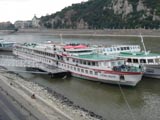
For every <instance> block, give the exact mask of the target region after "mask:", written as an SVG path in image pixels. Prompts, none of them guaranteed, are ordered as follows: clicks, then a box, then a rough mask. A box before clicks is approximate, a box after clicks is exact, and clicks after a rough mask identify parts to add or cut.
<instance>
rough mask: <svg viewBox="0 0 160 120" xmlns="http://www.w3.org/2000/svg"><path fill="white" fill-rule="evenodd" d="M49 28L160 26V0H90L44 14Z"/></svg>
mask: <svg viewBox="0 0 160 120" xmlns="http://www.w3.org/2000/svg"><path fill="white" fill-rule="evenodd" d="M40 24H41V26H43V27H47V28H73V29H107V28H114V29H116V28H118V29H119V28H128V29H130V28H146V29H147V28H150V29H153V28H156V29H158V28H159V27H160V0H89V1H87V2H82V3H79V4H73V5H72V6H69V7H66V8H64V9H63V10H62V11H60V12H57V13H54V14H52V15H47V16H42V17H41V20H40Z"/></svg>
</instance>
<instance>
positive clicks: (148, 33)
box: [17, 29, 160, 37]
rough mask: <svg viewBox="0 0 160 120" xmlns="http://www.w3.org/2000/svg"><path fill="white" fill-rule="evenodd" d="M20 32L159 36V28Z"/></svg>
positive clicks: (30, 30)
mask: <svg viewBox="0 0 160 120" xmlns="http://www.w3.org/2000/svg"><path fill="white" fill-rule="evenodd" d="M20 33H32V34H33V33H38V34H39V33H40V34H45V35H60V34H62V35H77V36H127V37H128V36H129V37H136V36H138V35H139V34H140V33H141V34H142V35H143V36H144V37H160V29H157V30H155V29H152V30H151V29H104V30H88V29H75V30H74V29H20V30H19V31H18V32H17V34H20Z"/></svg>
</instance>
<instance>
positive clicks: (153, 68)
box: [119, 52, 160, 78]
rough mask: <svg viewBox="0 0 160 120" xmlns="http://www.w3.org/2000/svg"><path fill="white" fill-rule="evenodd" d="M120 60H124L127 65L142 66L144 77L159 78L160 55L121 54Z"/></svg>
mask: <svg viewBox="0 0 160 120" xmlns="http://www.w3.org/2000/svg"><path fill="white" fill-rule="evenodd" d="M119 57H120V58H126V59H127V64H128V65H132V66H143V68H144V76H146V77H152V78H160V54H156V53H150V52H122V53H120V54H119Z"/></svg>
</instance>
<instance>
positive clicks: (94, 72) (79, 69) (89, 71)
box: [61, 64, 98, 75]
mask: <svg viewBox="0 0 160 120" xmlns="http://www.w3.org/2000/svg"><path fill="white" fill-rule="evenodd" d="M61 65H62V67H65V68H67V69H69V70H74V71H76V72H81V73H86V74H90V75H98V72H96V71H92V70H87V69H83V68H79V67H76V66H72V65H66V64H61Z"/></svg>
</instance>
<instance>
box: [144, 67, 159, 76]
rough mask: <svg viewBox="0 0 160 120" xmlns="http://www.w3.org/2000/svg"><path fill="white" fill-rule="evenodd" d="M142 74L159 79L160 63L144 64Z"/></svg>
mask: <svg viewBox="0 0 160 120" xmlns="http://www.w3.org/2000/svg"><path fill="white" fill-rule="evenodd" d="M144 76H145V77H150V78H158V79H159V78H160V65H146V66H145V72H144Z"/></svg>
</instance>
